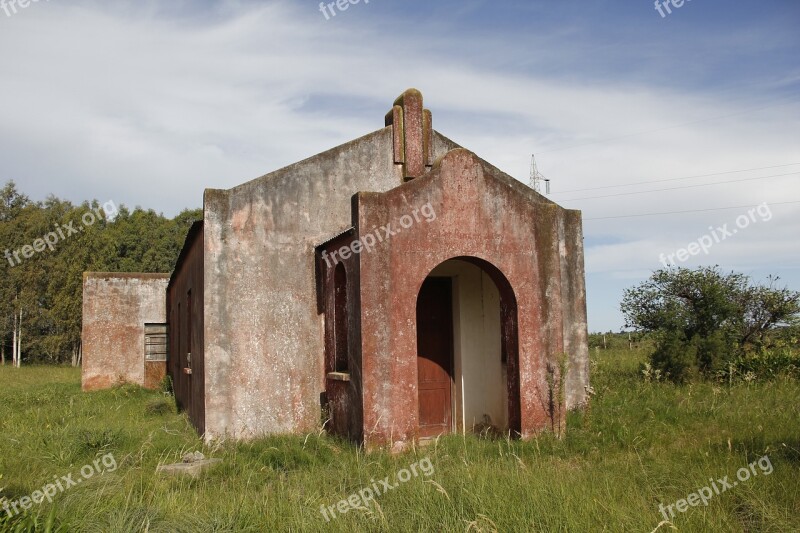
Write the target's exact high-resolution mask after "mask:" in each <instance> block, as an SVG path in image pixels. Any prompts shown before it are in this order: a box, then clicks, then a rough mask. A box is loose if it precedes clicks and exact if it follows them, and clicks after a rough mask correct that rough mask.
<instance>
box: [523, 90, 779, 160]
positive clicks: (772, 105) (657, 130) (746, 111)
mask: <svg viewBox="0 0 800 533" xmlns="http://www.w3.org/2000/svg"><path fill="white" fill-rule="evenodd" d="M792 103H794V101H793V100H790V101H788V102H783V103H778V104H770V105H766V106H762V107H754V108H750V109H745V110H743V111H737V112H736V113H731V114H729V115H720V116H717V117H708V118H703V119H700V120H694V121H692V122H684V123H683V124H674V125H672V126H664V127H663V128H656V129H652V130H645V131H638V132H635V133H627V134H625V135H619V136H617V137H607V138H605V139H598V140H596V141H589V142H585V143H580V144H573V145H565V146H560V147H556V148H551V149H549V150H542V151H541V152H537V153H538V154H547V153H550V152H560V151H562V150H571V149H572V148H580V147H582V146H589V145H592V144H602V143H606V142H610V141H616V140H618V139H627V138H629V137H636V136H638V135H646V134H648V133H656V132H659V131H664V130H670V129H673V128H681V127H683V126H692V125H694V124H701V123H703V122H710V121H712V120H722V119H724V118H729V117H734V116H737V115H743V114H746V113H752V112H753V111H761V110H762V109H768V108H770V107H778V106H782V105H788V104H792Z"/></svg>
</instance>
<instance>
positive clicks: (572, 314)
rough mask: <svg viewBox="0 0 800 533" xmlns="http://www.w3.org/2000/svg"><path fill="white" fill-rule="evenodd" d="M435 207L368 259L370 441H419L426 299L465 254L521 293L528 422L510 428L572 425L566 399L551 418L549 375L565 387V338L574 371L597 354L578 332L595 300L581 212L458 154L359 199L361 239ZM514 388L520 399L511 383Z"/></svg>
mask: <svg viewBox="0 0 800 533" xmlns="http://www.w3.org/2000/svg"><path fill="white" fill-rule="evenodd" d="M427 204H430V205H431V206H432V207H433V209H434V211H435V213H436V214H437V217H436V220H435V221H432V222H426V221H423V222H416V223H415V224H414V225H413V227H411V228H410V229H408V230H405V229H404V230H402V231H400V232H398V233H397V234H395V235H393V236H391V238H390V239H385V240H383V241H382V242H380V243H378V244H377V245H376V247H375V250H374V251H372V252H371V253H362V254H360V256H359V258H360V280H361V287H360V293H361V329H362V346H361V350H362V353H363V368H362V372H363V394H364V431H365V438H366V440H367V441H368V442H369V443H370V444H384V443H388V444H391V445H393V447H397V446H399V447H402V446H404V445H405V444H407V443H408V442H410V441H411V440H413V439H414V438H415V436H416V431H417V428H418V398H417V362H416V324H415V322H416V316H415V306H416V299H417V295H418V294H419V290H420V287H421V286H422V283H423V281H424V280H425V278H426V277H427V276H428V275H429V273H430V272H431V271H432V270H433V269H434V268H435V267H436V266H438V265H440V264H441V263H443V262H444V261H446V260H448V259H452V258H458V257H473V258H477V259H479V260H483V261H486V262H488V263H490V264H491V265H493V266H494V267H496V268H497V269H499V271H500V272H501V273H502V275H503V276H504V277H505V279H507V281H508V283H509V284H510V286H511V289H512V290H513V294H514V296H515V298H516V306H517V314H516V316H517V317H518V324H517V326H518V328H517V331H518V333H517V337H518V338H517V339H516V340H517V342H518V345H517V346H515V347H514V351H515V352H516V353H515V354H514V355H513V357H514V359H515V360H514V361H509V372H512V368H513V367H515V366H516V367H517V368H518V376H519V392H517V393H516V394H517V396H518V397H517V398H516V399H515V401H516V403H517V404H518V406H519V415H518V416H519V420H518V421H516V422H515V421H512V422H511V425H512V427H513V426H514V425H515V424H516V425H518V426H519V427H518V431H519V432H520V434H521V435H522V436H523V437H528V436H531V435H534V434H535V433H537V432H539V431H541V430H543V429H545V428H549V427H553V426H555V425H558V424H561V423H563V415H564V407H565V406H564V405H563V404H564V403H565V401H566V400H565V399H564V400H563V401H562V405H561V406H558V407H556V409H553V411H555V412H551V409H550V402H551V399H553V398H555V399H558V398H561V397H562V395H561V394H560V392H559V391H558V390H555V391H551V390H550V387H549V385H548V369H551V371H553V372H556V375H555V376H554V379H555V382H556V383H558V382H559V381H560V377H559V376H558V375H557V361H558V358H559V355H560V354H563V353H564V352H565V349H566V347H567V345H566V342H565V336H564V332H565V331H570V332H573V334H572V337H571V340H570V342H571V343H572V344H570V346H569V347H570V349H571V350H572V353H570V354H569V357H570V358H571V361H572V362H573V364H574V366H575V368H581V367H582V366H583V365H584V363H585V361H586V360H587V359H588V349H587V347H586V345H585V344H584V345H583V346H581V345H580V340H581V337H582V335H585V333H577V330H580V329H581V328H585V307H583V306H582V305H581V303H580V302H583V301H584V299H585V297H583V295H582V294H581V289H582V284H579V283H577V282H576V281H575V280H576V278H577V277H581V276H582V266H581V268H580V269H578V262H580V263H582V254H581V253H580V250H581V249H582V242H580V240H579V238H578V237H579V235H580V229H579V228H577V229H576V228H575V227H574V225H575V224H579V223H580V217H579V216H577V217H576V216H575V215H569V212H568V211H566V210H564V209H563V208H561V207H559V206H557V205H555V204H554V203H552V202H550V201H549V200H547V199H545V198H543V197H542V196H540V195H538V194H537V193H535V192H533V191H532V190H531V189H529V188H527V187H525V186H524V185H522V184H520V183H518V182H517V181H515V180H514V179H513V178H511V177H509V176H507V175H505V174H503V173H501V172H499V171H498V170H497V169H495V168H493V167H491V166H490V165H488V164H486V163H485V162H484V161H482V160H480V159H479V158H477V157H476V156H475V155H474V154H472V153H470V152H468V151H466V150H463V149H457V150H453V151H451V152H449V153H448V154H447V155H446V156H445V157H444V158H443V159H442V160H441V161H440V162H439V163H438V164H437V167H436V168H435V169H434V170H433V171H432V172H430V173H429V174H427V175H425V176H423V177H421V178H418V179H415V180H413V181H411V182H410V183H408V184H406V185H405V186H404V187H402V188H397V189H394V190H391V191H388V192H387V193H385V194H375V193H359V194H358V197H357V202H356V205H355V209H356V210H357V216H356V218H357V227H356V229H357V234H358V236H359V237H360V238H361V239H363V238H364V236H365V235H366V234H369V233H373V232H374V231H375V229H376V228H380V227H383V226H385V225H386V224H389V223H391V224H393V225H394V226H395V227H397V224H398V221H400V220H401V218H402V217H403V216H406V215H411V214H412V212H413V211H414V210H415V209H420V208H421V207H422V206H424V205H427ZM567 237H570V239H569V242H566V240H565V239H566V238H567ZM570 256H571V257H570ZM565 285H569V288H565ZM501 292H502V290H501ZM570 292H571V293H572V294H573V295H574V296H575V297H576V298H577V299H578V302H579V303H578V304H572V303H570V304H567V305H565V302H564V301H563V300H562V298H563V296H564V294H565V293H570ZM502 305H504V306H507V305H508V301H507V302H504V303H503V304H502ZM581 309H584V312H583V316H582V317H581V316H579V315H580V314H581V313H580V311H581ZM504 335H507V331H504ZM509 356H510V357H511V355H509ZM548 363H549V364H548ZM552 369H555V370H552ZM583 377H584V376H583V375H581V374H580V373H578V372H575V373H574V377H573V378H572V381H569V380H568V383H569V384H570V386H572V387H578V386H581V385H584V383H582V379H583ZM586 384H588V382H587V383H586ZM509 389H510V391H511V392H512V393H513V391H512V390H511V389H512V386H511V384H510V386H509ZM564 396H569V394H565V395H564ZM511 414H512V415H513V413H511ZM510 418H511V419H513V418H514V417H513V416H510Z"/></svg>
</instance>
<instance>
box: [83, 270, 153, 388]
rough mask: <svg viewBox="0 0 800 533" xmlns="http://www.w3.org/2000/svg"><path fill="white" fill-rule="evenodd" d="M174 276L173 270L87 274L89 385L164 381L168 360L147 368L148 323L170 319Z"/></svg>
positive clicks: (85, 354) (85, 377) (85, 362)
mask: <svg viewBox="0 0 800 533" xmlns="http://www.w3.org/2000/svg"><path fill="white" fill-rule="evenodd" d="M168 282H169V274H122V273H98V272H87V273H85V274H84V275H83V331H82V334H81V337H82V344H83V375H82V387H83V390H85V391H89V390H97V389H104V388H108V387H112V386H114V385H117V384H120V383H135V384H137V385H142V386H148V387H155V386H157V385H158V382H157V381H155V380H156V379H158V377H159V376H163V373H164V371H165V368H166V363H152V362H151V363H148V364H147V365H148V370H147V373H145V356H144V325H145V324H146V323H164V322H166V305H165V301H166V289H167V283H168ZM146 375H147V376H149V379H146ZM154 381H155V382H154Z"/></svg>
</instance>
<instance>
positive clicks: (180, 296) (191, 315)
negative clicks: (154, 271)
mask: <svg viewBox="0 0 800 533" xmlns="http://www.w3.org/2000/svg"><path fill="white" fill-rule="evenodd" d="M204 294H205V287H204V284H203V223H202V222H197V223H195V225H194V226H192V229H191V230H190V231H189V235H188V236H187V238H186V243H185V244H184V248H183V251H182V252H181V255H180V257H179V258H178V262H177V264H176V266H175V271H174V272H173V274H172V279H171V280H170V282H169V287H168V289H167V292H166V299H167V316H168V317H169V328H170V336H169V362H168V371H169V375H170V376H171V377H172V386H173V389H174V391H175V400H176V402H177V404H178V408H179V409H182V410H184V411H186V412H187V414H188V415H189V419H190V420H191V421H192V423H193V424H194V426H195V427H196V428H197V430H198V432H199V433H200V434H202V433H204V431H205V386H204V384H205V346H204V327H203V324H204V321H205V320H204V318H205V311H204Z"/></svg>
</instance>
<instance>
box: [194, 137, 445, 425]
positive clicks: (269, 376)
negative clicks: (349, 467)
mask: <svg viewBox="0 0 800 533" xmlns="http://www.w3.org/2000/svg"><path fill="white" fill-rule="evenodd" d="M393 141H394V139H393V128H392V127H386V128H383V129H381V130H379V131H376V132H374V133H371V134H369V135H367V136H365V137H362V138H360V139H357V140H354V141H352V142H350V143H348V144H345V145H342V146H340V147H338V148H334V149H333V150H330V151H328V152H325V153H322V154H319V155H317V156H315V157H313V158H311V159H308V160H305V161H301V162H299V163H296V164H294V165H292V166H289V167H287V168H284V169H282V170H278V171H276V172H273V173H272V174H269V175H267V176H264V177H262V178H258V179H256V180H254V181H251V182H249V183H246V184H244V185H241V186H239V187H236V188H234V189H231V190H229V191H220V190H207V191H206V194H205V201H204V210H205V232H204V242H205V250H204V253H205V269H204V278H205V279H204V285H205V295H206V301H205V315H206V320H205V324H204V337H205V377H206V383H205V396H206V428H205V429H206V437H207V438H215V437H222V436H226V435H227V436H230V437H234V438H248V437H253V436H257V435H263V434H268V433H291V432H298V431H306V430H309V429H312V428H314V427H317V426H318V424H319V421H320V394H321V393H322V392H323V391H324V389H325V373H324V325H323V320H324V318H323V316H322V315H320V314H318V313H317V302H316V299H317V295H316V285H315V270H314V247H315V246H316V245H317V244H320V243H322V242H324V241H326V240H327V239H328V238H330V237H332V236H333V235H335V234H336V233H337V232H338V231H340V230H343V229H345V228H347V227H348V226H349V225H350V224H351V209H350V204H351V197H352V196H353V195H354V194H355V193H356V192H358V191H380V192H382V191H387V190H389V189H392V188H394V187H398V186H399V185H401V184H402V183H403V169H402V166H401V165H396V164H395V162H394V154H393V148H394V146H393ZM431 144H432V145H433V148H432V149H433V152H434V154H433V155H434V156H436V157H438V156H441V155H444V153H445V152H446V151H447V150H448V149H450V148H452V147H454V146H455V145H454V144H453V143H452V141H449V140H447V139H446V138H444V137H441V136H440V135H438V134H435V133H434V136H433V140H432V143H431Z"/></svg>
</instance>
